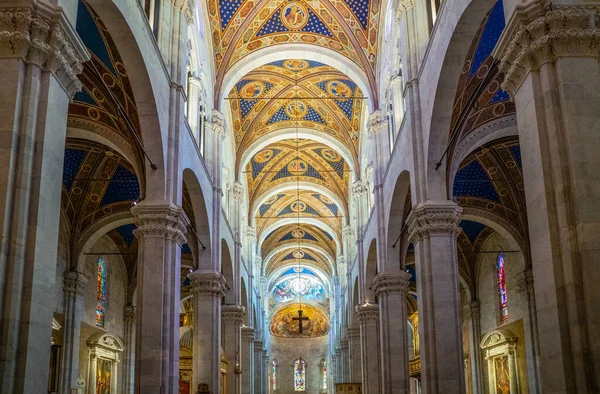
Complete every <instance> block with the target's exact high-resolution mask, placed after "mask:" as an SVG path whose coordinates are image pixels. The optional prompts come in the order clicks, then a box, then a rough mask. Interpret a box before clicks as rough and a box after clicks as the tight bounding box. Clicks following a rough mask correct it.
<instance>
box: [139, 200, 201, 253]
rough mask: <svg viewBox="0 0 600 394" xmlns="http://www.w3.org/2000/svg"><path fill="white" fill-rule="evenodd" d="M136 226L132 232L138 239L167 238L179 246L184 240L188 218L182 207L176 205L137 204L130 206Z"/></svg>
mask: <svg viewBox="0 0 600 394" xmlns="http://www.w3.org/2000/svg"><path fill="white" fill-rule="evenodd" d="M131 212H132V213H133V216H134V218H135V220H134V221H135V225H136V226H137V228H136V229H135V230H133V233H134V234H135V236H136V237H137V238H138V239H143V238H168V239H172V240H173V241H175V242H177V244H178V245H179V246H181V245H183V244H184V243H185V242H186V237H185V234H186V233H187V226H188V225H189V224H190V220H189V219H188V217H187V215H186V214H185V212H184V211H183V208H181V207H179V206H176V205H162V204H157V205H153V204H148V205H145V204H137V205H135V206H134V207H133V208H131Z"/></svg>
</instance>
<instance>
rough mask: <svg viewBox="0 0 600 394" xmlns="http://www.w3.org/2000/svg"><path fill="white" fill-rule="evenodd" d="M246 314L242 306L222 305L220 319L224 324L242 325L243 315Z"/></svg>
mask: <svg viewBox="0 0 600 394" xmlns="http://www.w3.org/2000/svg"><path fill="white" fill-rule="evenodd" d="M245 314H246V308H244V307H243V306H242V305H236V304H233V305H223V306H221V318H222V320H223V321H225V322H230V323H235V324H242V323H243V322H244V315H245Z"/></svg>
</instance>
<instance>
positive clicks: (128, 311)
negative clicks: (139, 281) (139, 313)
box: [123, 304, 135, 323]
mask: <svg viewBox="0 0 600 394" xmlns="http://www.w3.org/2000/svg"><path fill="white" fill-rule="evenodd" d="M123 320H124V321H125V323H133V322H134V321H135V307H134V306H133V305H131V304H127V305H125V306H124V307H123Z"/></svg>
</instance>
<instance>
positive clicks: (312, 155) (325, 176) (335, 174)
mask: <svg viewBox="0 0 600 394" xmlns="http://www.w3.org/2000/svg"><path fill="white" fill-rule="evenodd" d="M245 173H246V182H247V184H248V189H249V197H250V207H254V206H255V205H256V204H257V201H256V199H257V198H258V197H259V196H261V195H263V194H264V193H265V192H267V191H268V190H270V189H272V188H273V187H276V186H277V185H281V184H283V183H288V182H298V181H302V182H310V183H315V184H317V185H320V186H323V187H326V188H328V189H329V190H331V192H332V193H333V194H335V195H336V196H337V197H338V198H339V200H340V201H342V202H343V204H344V207H343V208H344V210H346V207H347V197H346V196H347V193H348V187H349V182H350V167H349V166H348V164H347V163H346V162H345V160H344V159H343V158H342V157H341V155H340V154H339V153H337V152H336V151H335V150H333V149H331V148H330V147H328V146H326V145H324V144H321V143H318V142H315V141H313V140H308V139H288V140H283V141H279V142H276V143H273V144H271V145H269V146H267V147H266V148H265V149H263V150H261V151H260V152H258V153H257V154H256V155H254V157H252V159H251V160H250V162H249V163H248V164H247V165H246V171H245ZM324 199H325V201H327V203H328V204H331V201H329V199H327V198H326V197H324ZM269 203H270V204H274V203H275V201H269ZM263 205H264V204H263ZM275 205H277V204H275ZM277 206H279V205H277ZM313 207H314V204H313ZM315 208H317V207H315ZM338 208H339V207H338Z"/></svg>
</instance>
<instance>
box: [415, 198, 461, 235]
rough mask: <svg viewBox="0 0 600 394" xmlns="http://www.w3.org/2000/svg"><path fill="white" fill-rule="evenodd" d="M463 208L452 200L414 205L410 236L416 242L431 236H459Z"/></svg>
mask: <svg viewBox="0 0 600 394" xmlns="http://www.w3.org/2000/svg"><path fill="white" fill-rule="evenodd" d="M461 213H462V208H461V207H459V206H458V205H456V204H455V203H453V202H452V201H439V202H438V201H427V202H425V203H421V204H418V205H416V206H415V207H413V209H412V210H411V212H410V214H409V216H408V218H407V220H406V221H407V226H408V238H409V239H410V241H411V242H413V243H416V242H419V241H421V240H423V239H425V238H431V237H448V236H452V237H457V236H458V234H460V231H461V228H460V227H459V226H458V225H459V223H460V215H461Z"/></svg>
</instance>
